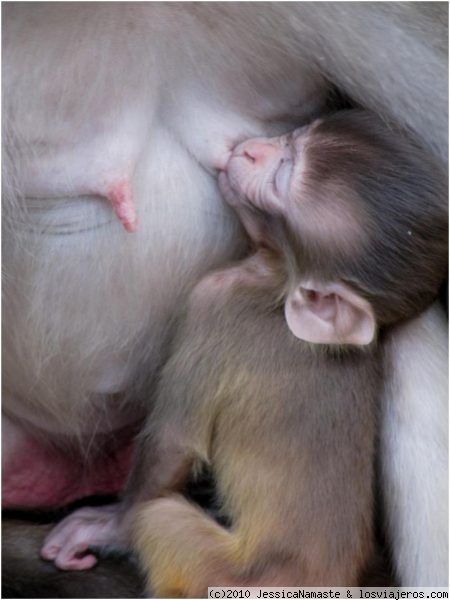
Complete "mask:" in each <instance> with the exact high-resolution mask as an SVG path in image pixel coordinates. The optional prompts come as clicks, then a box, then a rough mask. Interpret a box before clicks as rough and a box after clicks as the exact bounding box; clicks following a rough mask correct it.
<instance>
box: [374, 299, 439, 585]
mask: <svg viewBox="0 0 450 600" xmlns="http://www.w3.org/2000/svg"><path fill="white" fill-rule="evenodd" d="M418 340H420V344H418ZM447 340H448V335H447V322H446V319H445V316H444V314H443V312H442V309H441V308H440V307H439V306H438V305H435V306H433V307H431V308H430V309H429V310H428V311H427V312H426V313H425V314H424V315H423V316H421V317H419V318H417V319H415V320H414V321H413V322H411V323H408V324H407V325H403V326H402V327H401V328H399V329H398V331H396V332H394V333H393V334H392V335H391V339H390V342H389V347H388V352H387V357H386V368H387V369H388V373H389V376H388V379H387V383H386V389H385V393H384V398H383V400H384V403H383V424H382V428H381V464H382V479H381V483H382V492H383V494H384V502H385V507H386V514H387V519H388V521H387V528H386V531H387V533H388V536H389V538H390V541H391V543H392V550H393V559H394V566H395V567H396V570H397V573H398V575H399V576H400V582H401V585H404V586H410V587H411V586H447V585H448V344H447Z"/></svg>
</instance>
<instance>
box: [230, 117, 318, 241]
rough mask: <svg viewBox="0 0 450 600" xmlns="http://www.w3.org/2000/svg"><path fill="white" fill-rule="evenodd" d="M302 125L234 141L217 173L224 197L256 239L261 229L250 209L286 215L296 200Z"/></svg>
mask: <svg viewBox="0 0 450 600" xmlns="http://www.w3.org/2000/svg"><path fill="white" fill-rule="evenodd" d="M306 129H307V128H305V127H303V128H300V129H297V130H295V131H293V132H291V133H289V134H286V135H282V136H279V137H275V138H254V139H250V140H247V141H245V142H243V143H241V144H239V145H237V146H236V147H235V148H234V150H233V151H232V153H231V156H230V158H229V161H228V164H227V166H226V169H225V171H222V172H221V173H220V174H219V186H220V189H221V192H222V194H223V196H224V198H225V200H226V201H227V202H228V204H230V205H231V206H233V207H234V208H235V209H236V210H237V212H238V213H239V214H240V216H241V218H242V220H243V223H244V226H245V227H246V228H247V230H248V233H249V234H250V236H251V237H253V238H255V237H256V239H255V241H257V242H258V241H261V239H260V238H261V233H260V231H259V230H258V229H257V225H256V224H254V223H253V222H250V221H251V219H250V215H251V213H252V212H254V213H257V214H258V213H263V214H264V215H283V216H284V217H287V218H288V217H289V213H290V212H291V211H292V209H293V207H294V206H295V202H294V200H295V201H298V197H299V190H298V187H299V186H298V182H299V181H300V180H301V174H300V171H301V169H302V146H303V145H304V140H305V130H306ZM246 212H248V213H249V214H248V217H246V216H245V213H246ZM243 213H244V214H243ZM254 216H255V215H254ZM249 219H250V221H249ZM252 225H253V226H252Z"/></svg>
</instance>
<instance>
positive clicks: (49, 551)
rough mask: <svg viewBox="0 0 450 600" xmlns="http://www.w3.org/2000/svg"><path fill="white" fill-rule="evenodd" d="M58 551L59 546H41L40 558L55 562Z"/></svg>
mask: <svg viewBox="0 0 450 600" xmlns="http://www.w3.org/2000/svg"><path fill="white" fill-rule="evenodd" d="M60 550H61V547H60V546H55V545H51V546H43V547H42V548H41V558H43V559H44V560H55V558H56V557H57V556H58V552H59V551H60Z"/></svg>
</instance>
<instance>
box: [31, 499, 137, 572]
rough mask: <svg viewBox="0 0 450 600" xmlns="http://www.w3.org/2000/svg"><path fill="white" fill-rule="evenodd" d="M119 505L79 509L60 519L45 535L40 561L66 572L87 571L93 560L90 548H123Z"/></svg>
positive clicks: (124, 545)
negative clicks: (45, 561) (50, 563)
mask: <svg viewBox="0 0 450 600" xmlns="http://www.w3.org/2000/svg"><path fill="white" fill-rule="evenodd" d="M120 508H121V505H119V504H112V505H110V506H101V507H99V508H91V507H86V508H81V509H80V510H77V511H75V512H74V513H72V514H71V515H70V516H69V517H67V518H66V519H63V521H61V522H60V523H59V524H58V525H57V526H56V527H55V528H54V529H52V531H51V532H50V534H49V535H48V536H47V538H46V539H45V542H44V545H43V547H42V549H41V558H43V559H44V560H49V561H53V562H54V563H55V565H56V566H57V567H58V568H60V569H63V570H66V571H84V570H86V569H91V568H92V567H93V566H94V565H95V564H96V563H97V558H96V557H95V556H94V555H93V554H92V553H91V552H90V551H89V548H90V546H106V545H110V544H114V546H115V547H117V546H118V545H120V546H123V547H126V535H125V531H126V528H125V527H124V526H123V524H122V512H121V509H120Z"/></svg>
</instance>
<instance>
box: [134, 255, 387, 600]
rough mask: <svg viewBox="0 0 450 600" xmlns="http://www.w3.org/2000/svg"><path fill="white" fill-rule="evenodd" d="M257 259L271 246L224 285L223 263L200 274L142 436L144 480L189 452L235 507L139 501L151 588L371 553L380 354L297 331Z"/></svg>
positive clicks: (296, 574) (322, 578)
mask: <svg viewBox="0 0 450 600" xmlns="http://www.w3.org/2000/svg"><path fill="white" fill-rule="evenodd" d="M261 264H262V265H263V266H265V265H266V264H267V263H266V257H265V256H264V253H263V255H262V256H258V257H252V258H251V259H250V260H249V261H248V262H247V263H244V265H243V266H242V267H241V272H240V276H238V273H239V271H238V270H237V269H236V271H235V274H236V278H235V279H233V278H229V279H228V280H227V285H223V284H222V286H220V285H217V281H220V277H221V275H222V274H220V273H219V274H217V273H215V274H213V275H211V277H210V278H207V279H206V280H204V281H203V282H202V283H201V284H200V288H201V290H202V291H203V294H202V295H203V298H202V299H201V306H200V308H199V307H198V303H197V299H198V298H199V293H198V290H196V291H194V293H193V295H192V298H193V299H194V301H191V303H190V305H189V308H188V310H187V315H186V318H185V320H183V322H182V323H181V326H180V329H179V332H178V334H177V336H176V338H175V341H174V354H173V356H172V357H171V358H170V359H169V361H168V363H167V365H166V366H165V368H164V370H163V374H162V378H161V382H160V389H159V394H158V398H157V405H156V408H155V411H154V413H153V414H152V417H151V421H150V423H149V426H148V428H147V431H146V433H145V435H144V436H143V437H142V440H141V447H142V449H141V461H143V463H144V464H143V465H141V472H143V471H145V473H146V481H148V482H152V481H154V478H156V479H158V478H159V477H160V476H159V473H161V472H164V473H169V472H178V469H177V468H176V466H175V465H177V464H181V463H182V462H183V461H184V460H186V457H187V456H189V457H190V458H191V461H192V464H193V465H194V462H195V461H206V462H208V463H210V464H211V465H212V467H213V470H214V472H215V477H216V479H217V483H218V494H219V497H220V500H221V503H222V507H223V511H224V513H225V514H228V515H230V516H231V519H232V527H231V530H230V531H229V532H227V531H226V530H224V529H223V528H221V527H219V526H218V525H217V524H215V523H214V521H212V520H211V519H210V518H209V517H208V516H206V514H202V513H201V512H199V511H198V510H197V509H195V508H193V507H192V506H191V505H189V504H188V503H187V502H186V501H184V500H182V499H177V498H170V499H164V500H159V501H157V502H154V503H150V505H148V506H146V507H145V508H144V509H143V510H142V511H140V512H139V513H138V517H137V520H136V523H135V526H134V531H135V533H136V539H135V541H136V544H137V549H138V552H139V553H140V555H141V557H142V559H143V564H144V565H145V567H146V570H148V572H149V573H150V582H151V586H152V590H153V592H154V593H156V594H157V595H163V596H170V595H174V594H175V593H176V594H177V595H181V596H192V597H195V596H197V595H204V594H205V592H206V588H207V586H208V585H215V584H220V583H223V584H225V583H229V584H231V583H233V584H234V585H238V584H249V585H250V584H251V583H254V584H255V585H264V584H266V585H269V584H273V585H276V584H277V583H279V584H280V585H281V584H283V585H289V584H291V585H319V584H321V585H352V584H355V585H356V584H357V582H358V577H359V574H360V572H361V571H362V569H363V568H364V567H365V566H366V563H367V560H368V558H369V557H370V556H371V554H372V550H373V537H372V487H373V460H374V449H375V448H374V443H375V431H376V401H375V399H376V395H377V393H378V385H379V384H378V382H379V381H380V372H379V365H378V361H377V360H375V359H374V352H359V351H355V350H352V349H348V350H345V351H342V352H339V353H338V354H335V353H334V352H332V353H330V352H328V351H327V349H326V348H313V347H311V346H310V345H308V344H306V343H304V342H301V341H299V340H297V339H296V338H294V337H293V336H292V335H291V334H290V332H289V330H288V329H287V327H286V324H285V321H284V317H283V314H282V311H281V310H280V301H279V287H278V285H277V284H278V281H275V285H274V281H273V277H272V273H271V268H266V270H265V271H264V270H263V269H261ZM249 271H250V272H251V275H253V277H249V275H250V273H249ZM281 272H282V271H281ZM223 275H225V276H226V275H227V272H223ZM242 275H243V277H242ZM246 278H247V279H246ZM248 281H250V283H248ZM208 286H209V295H208V296H205V293H206V290H207V289H208ZM256 431H257V432H258V434H257V435H255V432H256ZM175 440H176V445H175V444H174V442H175ZM344 440H345V442H344ZM149 447H150V448H151V449H152V450H153V452H149V451H148V449H149ZM155 451H156V454H155ZM176 483H178V477H177V478H176ZM152 488H153V489H152V492H153V494H155V489H154V487H153V485H152ZM168 488H170V484H168V483H167V482H166V485H165V488H164V490H162V491H163V492H164V491H167V490H168ZM155 495H157V494H155Z"/></svg>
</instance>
